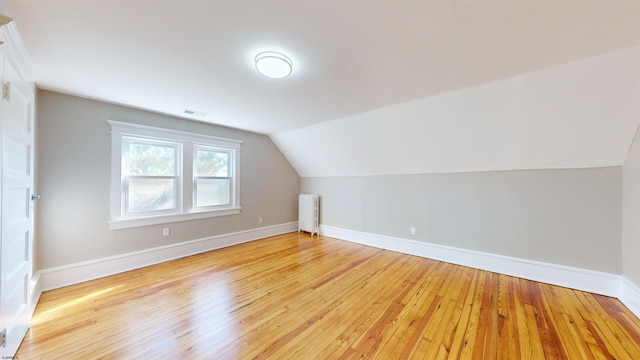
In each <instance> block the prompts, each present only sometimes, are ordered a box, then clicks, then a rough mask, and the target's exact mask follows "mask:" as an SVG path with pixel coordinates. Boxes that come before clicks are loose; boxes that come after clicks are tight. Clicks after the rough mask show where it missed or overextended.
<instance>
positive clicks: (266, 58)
mask: <svg viewBox="0 0 640 360" xmlns="http://www.w3.org/2000/svg"><path fill="white" fill-rule="evenodd" d="M256 69H257V70H258V72H259V73H260V74H262V75H264V76H266V77H269V78H272V79H282V78H284V77H287V76H289V74H291V70H292V69H293V63H292V62H291V59H289V58H288V57H287V56H286V55H284V54H281V53H279V52H275V51H264V52H261V53H259V54H258V55H256Z"/></svg>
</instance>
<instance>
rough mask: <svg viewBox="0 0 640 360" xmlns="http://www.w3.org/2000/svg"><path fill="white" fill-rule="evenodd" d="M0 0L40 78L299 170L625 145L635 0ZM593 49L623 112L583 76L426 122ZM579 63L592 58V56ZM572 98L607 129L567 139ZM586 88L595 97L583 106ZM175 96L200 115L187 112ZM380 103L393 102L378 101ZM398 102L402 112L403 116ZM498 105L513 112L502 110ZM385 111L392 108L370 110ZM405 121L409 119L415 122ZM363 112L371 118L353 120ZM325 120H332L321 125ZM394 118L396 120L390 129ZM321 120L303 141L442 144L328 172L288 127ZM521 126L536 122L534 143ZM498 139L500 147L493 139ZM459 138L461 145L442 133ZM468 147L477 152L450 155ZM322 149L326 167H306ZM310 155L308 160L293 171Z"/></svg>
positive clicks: (546, 162) (572, 163) (605, 155)
mask: <svg viewBox="0 0 640 360" xmlns="http://www.w3.org/2000/svg"><path fill="white" fill-rule="evenodd" d="M0 10H2V12H3V13H5V14H7V15H9V16H11V17H13V18H14V19H15V23H16V25H17V27H18V29H19V31H20V33H21V35H22V37H23V40H24V43H25V46H26V49H27V51H28V53H29V54H30V56H31V58H32V60H33V65H34V67H35V69H36V71H37V74H38V77H37V80H36V83H37V85H38V86H39V87H40V88H43V89H49V90H54V91H59V92H64V93H69V94H75V95H79V96H84V97H88V98H94V99H98V100H103V101H107V102H113V103H118V104H123V105H128V106H132V107H136V108H141V109H146V110H150V111H155V112H160V113H166V114H170V115H175V116H181V117H187V118H192V119H194V120H197V121H206V122H211V123H215V124H220V125H225V126H230V127H234V128H239V129H244V130H248V131H254V132H259V133H263V134H268V135H270V136H272V138H273V139H274V140H275V141H276V143H277V144H278V146H280V147H281V149H282V150H283V152H284V153H285V155H286V156H287V157H288V158H289V159H290V160H291V161H292V163H293V164H294V166H296V168H297V169H298V171H299V172H300V173H301V175H304V176H323V175H343V174H346V173H349V174H373V173H376V174H377V173H410V172H416V171H417V172H434V171H468V170H473V171H475V170H492V169H503V168H539V167H555V166H557V167H582V166H592V165H593V166H602V165H607V164H609V165H611V164H614V163H619V162H620V152H621V150H620V149H619V148H624V147H626V148H628V146H629V144H630V141H631V138H632V136H633V134H631V135H629V133H633V131H635V127H637V123H638V121H639V120H640V119H638V116H637V107H638V102H639V101H638V98H637V96H636V94H635V93H634V91H637V87H638V86H637V83H638V82H639V81H640V79H639V77H638V71H637V69H638V67H640V64H638V63H637V62H636V64H635V65H634V64H632V65H629V64H628V62H629V61H633V59H634V57H635V56H637V54H636V53H637V46H638V44H640V2H639V1H634V0H630V1H545V0H541V1H534V2H522V1H499V2H496V1H483V0H478V1H411V2H403V1H287V2H284V1H242V0H240V1H238V0H229V1H189V0H187V1H184V0H183V1H100V0H86V1H82V0H77V1H54V0H39V1H35V0H33V1H30V0H21V1H18V0H15V1H0ZM625 49H627V50H628V49H631V50H628V51H629V52H625ZM634 49H636V50H634ZM263 50H280V51H283V52H285V53H287V54H288V55H289V56H290V57H291V58H292V60H293V62H294V72H293V74H292V76H290V77H289V78H286V79H283V80H271V79H267V78H264V77H262V76H260V75H259V74H257V73H256V71H255V69H254V64H253V57H254V56H255V54H256V53H258V52H259V51H263ZM607 54H614V55H613V57H612V58H610V59H609V58H607V59H609V60H608V61H610V62H611V63H612V64H613V63H616V61H620V62H622V63H624V64H625V66H626V67H625V69H624V70H621V69H617V70H616V69H613V70H612V69H608V70H607V71H613V72H614V73H616V74H617V75H616V76H618V75H621V76H622V77H623V78H624V76H625V74H626V75H628V76H629V77H630V79H631V80H628V81H631V82H632V83H631V84H625V85H624V86H622V87H616V86H614V88H615V89H621V92H622V91H630V92H631V93H628V92H627V93H626V94H628V96H625V97H624V101H627V102H628V103H624V104H617V105H620V106H622V108H624V109H626V110H625V111H624V112H623V113H622V114H620V112H619V111H615V110H612V106H613V105H614V104H612V103H611V101H610V100H611V99H610V96H608V95H606V94H604V95H603V96H601V95H602V94H599V93H598V90H597V89H598V88H599V86H597V83H595V84H594V83H592V82H590V83H588V84H587V85H589V86H594V85H595V89H594V91H595V93H593V94H588V95H587V94H585V95H584V96H579V97H578V98H576V100H575V101H569V103H570V105H566V106H564V105H562V104H555V105H554V106H556V109H553V108H549V109H547V110H546V111H547V112H549V113H552V114H551V116H547V117H545V116H541V118H542V119H540V117H536V118H535V119H533V117H532V116H531V115H527V116H524V114H529V113H530V112H529V111H528V109H538V111H541V110H540V109H539V108H537V107H536V106H535V104H528V105H526V106H524V107H517V106H515V105H513V104H512V105H510V106H508V107H506V108H505V107H501V106H502V104H501V103H500V102H499V101H496V98H495V97H491V98H489V99H488V101H489V102H490V103H491V104H493V105H492V106H491V108H488V107H486V108H483V111H482V112H481V113H482V114H484V115H482V117H476V116H475V115H474V114H471V113H465V114H457V115H456V114H455V111H454V108H447V109H448V110H446V111H445V110H442V111H445V112H448V114H449V115H447V116H446V117H444V118H445V119H448V120H447V121H449V122H451V121H454V122H455V121H456V120H458V122H457V123H458V124H459V126H457V127H455V126H453V127H445V130H446V131H443V130H442V129H443V127H442V126H440V125H437V124H439V123H438V122H434V121H435V120H434V119H435V118H436V117H434V116H433V113H432V111H433V109H434V108H433V107H432V106H436V105H433V104H436V103H437V104H440V105H437V106H436V108H439V107H442V106H444V107H445V108H446V106H447V105H444V104H446V101H445V102H444V103H440V102H439V101H441V100H437V99H448V97H447V96H449V97H450V98H451V99H455V101H452V102H451V103H450V104H449V106H453V107H456V108H458V107H460V106H463V107H464V106H465V104H466V102H465V99H466V98H467V97H468V95H469V96H470V98H471V99H473V101H474V102H478V103H481V104H482V103H484V100H483V96H484V95H483V93H484V92H483V90H482V89H484V88H483V87H482V86H489V87H490V86H491V85H486V84H493V83H498V87H500V86H502V87H503V88H501V89H502V90H500V91H497V93H494V92H491V91H489V92H488V93H489V94H494V96H498V95H499V94H509V93H511V92H512V91H514V90H516V89H517V88H518V85H517V84H516V83H517V82H518V81H520V80H518V79H525V82H527V81H533V82H535V81H536V80H534V79H547V76H546V75H544V74H543V75H540V76H536V75H534V76H533V77H526V75H523V74H536V72H538V71H545V69H554V68H556V67H558V66H563V65H566V64H569V65H567V66H573V65H576V64H578V65H576V66H577V67H578V68H579V67H581V66H582V65H580V64H583V63H582V62H581V61H583V60H584V61H587V62H586V63H587V64H591V63H589V62H588V59H591V58H598V57H599V56H606V55H607ZM615 54H618V55H615ZM585 59H587V60H585ZM616 59H617V60H616ZM605 62H606V61H605ZM571 64H573V65H571ZM594 64H599V65H594V66H604V67H605V69H607V68H606V65H602V64H600V62H598V61H595V63H594ZM592 65H593V64H592ZM562 69H564V70H561V71H560V74H564V76H565V77H568V78H571V75H570V74H572V73H573V72H575V71H577V70H574V69H573V68H569V70H567V69H566V68H562ZM576 69H577V68H576ZM549 71H551V73H552V72H553V70H549ZM618 71H619V72H623V73H620V74H618V73H617V72H618ZM551 73H549V74H551ZM587 73H588V71H587ZM521 76H525V78H521ZM551 79H555V78H553V77H552V78H551ZM563 79H564V78H563ZM563 81H572V80H570V79H565V80H563ZM593 81H596V82H597V81H598V80H597V79H593ZM501 82H506V83H501ZM500 84H502V85H500ZM527 86H529V85H527ZM532 86H533V87H531V88H530V90H528V91H533V92H534V93H535V94H539V92H540V91H542V92H545V91H547V90H545V88H544V86H538V85H535V86H534V85H532ZM567 86H568V85H567ZM569 88H571V86H569ZM465 89H469V90H468V91H467V90H465ZM474 89H476V90H474ZM478 89H479V90H478ZM533 89H536V90H533ZM572 89H573V88H572ZM567 91H568V93H562V96H573V95H572V93H573V90H567ZM447 94H457V95H447ZM607 94H609V93H607ZM451 96H453V97H451ZM536 96H537V95H536ZM536 96H534V97H536ZM634 96H636V97H635V98H634ZM434 99H435V100H434ZM512 100H513V99H512ZM525 100H526V98H519V101H525ZM442 101H444V100H442ZM582 101H589V103H590V106H591V107H590V109H591V108H593V107H597V108H598V110H599V111H597V112H595V114H593V112H591V113H590V114H591V115H590V116H589V118H588V123H587V126H586V128H588V129H600V128H608V127H609V126H611V127H613V128H616V129H619V130H618V131H616V132H611V133H606V134H602V136H599V137H581V138H580V137H579V138H580V140H577V141H578V142H576V141H574V140H573V139H574V138H575V136H572V135H570V134H572V133H574V134H575V133H576V132H578V133H580V131H581V130H580V129H581V126H582V125H580V123H579V121H577V119H575V118H568V117H575V116H579V115H581V114H582V113H581V112H580V111H579V108H580V107H581V105H580V103H581V102H582ZM598 102H606V104H603V105H602V106H600V107H598V105H597V104H598ZM407 104H408V105H407ZM411 104H413V105H411ZM416 104H418V105H416ZM426 104H432V105H426ZM405 106H408V107H406V108H405ZM412 106H417V108H412ZM563 106H564V107H563ZM185 108H186V109H192V110H196V111H200V112H204V113H206V114H207V115H206V116H204V117H189V116H186V115H184V113H183V111H184V109H185ZM389 108H392V109H395V110H394V111H392V112H391V113H388V109H389ZM471 108H473V106H471ZM385 109H386V110H385ZM409 109H411V110H409ZM629 109H631V110H629ZM492 111H494V112H496V113H499V114H501V115H498V118H500V119H502V118H509V121H510V122H508V123H509V124H510V125H508V126H507V127H506V128H505V122H501V121H486V120H487V119H489V118H491V115H490V114H491V113H492ZM554 111H555V112H554ZM407 112H408V113H410V114H411V115H410V116H409V117H408V118H404V117H403V115H402V114H406V113H407ZM416 112H417V113H421V114H423V115H422V116H417V115H415V114H416ZM509 112H514V116H513V117H509V116H507V114H508V113H509ZM545 114H546V113H545ZM538 115H540V114H538ZM369 116H372V117H371V118H369ZM384 116H392V118H389V117H387V118H385V119H379V118H380V117H384ZM634 117H635V118H634ZM417 119H422V120H420V121H422V122H421V124H423V125H421V126H423V127H417V128H416V127H415V125H416V123H415V122H416V121H418V120H417ZM474 119H475V120H474ZM369 120H371V121H372V122H373V123H374V124H377V126H378V129H377V130H376V129H375V127H374V128H372V129H371V130H368V129H369V128H368V127H367V122H368V121H369ZM425 121H427V122H428V124H430V125H425V124H426V123H425ZM474 121H475V122H474ZM360 123H363V124H360ZM472 123H473V124H475V125H474V126H469V124H472ZM480 123H481V124H482V125H478V124H480ZM332 124H333V125H332ZM336 124H341V125H340V126H338V127H332V126H335V125H336ZM394 124H395V125H397V124H403V125H402V126H406V127H405V128H404V130H398V129H397V128H395V127H394ZM440 124H441V123H440ZM341 126H345V127H347V128H349V129H350V130H349V131H348V133H352V132H353V131H354V130H353V129H356V128H357V129H361V131H360V132H359V134H360V135H359V136H361V137H362V140H361V141H360V142H361V143H360V145H358V146H359V147H358V148H355V149H354V148H352V146H350V145H348V143H349V141H352V140H353V139H352V138H351V137H344V136H342V137H341V136H336V135H340V134H335V133H333V131H339V130H340V129H341ZM321 129H326V133H322V134H323V138H325V139H327V137H329V139H331V142H328V143H325V144H322V145H321V144H318V145H317V146H323V145H324V146H328V147H331V148H332V149H341V148H343V149H345V150H349V151H359V152H361V153H363V154H366V152H367V149H369V148H370V147H371V146H377V145H379V144H378V141H379V137H380V134H378V133H377V132H376V131H379V132H387V133H394V134H397V135H395V136H396V137H397V138H398V140H397V142H399V143H402V142H406V144H405V145H403V146H407V147H408V148H407V149H405V151H410V150H412V149H423V148H424V149H429V151H435V150H437V152H438V153H440V154H442V155H441V158H439V160H438V161H435V162H434V161H423V162H424V163H425V164H433V165H421V166H417V167H416V166H399V165H397V166H392V165H389V166H387V167H386V168H385V169H382V171H381V169H372V168H366V167H364V166H362V165H361V164H362V162H361V161H355V162H353V161H349V162H346V165H345V166H344V168H345V170H340V171H338V170H336V168H335V166H333V165H332V164H335V163H336V161H338V160H339V159H337V158H334V157H331V156H328V155H327V156H323V154H322V153H318V154H315V155H313V156H312V155H309V156H307V157H304V156H302V158H301V155H300V153H301V152H304V151H309V150H308V148H309V146H305V145H308V144H299V143H298V142H299V139H300V138H303V139H307V138H312V137H313V134H314V133H318V134H319V133H321ZM392 129H393V130H392ZM513 129H521V130H520V131H513ZM414 130H423V131H427V130H428V131H429V132H430V133H431V135H430V136H431V137H434V138H437V139H438V141H436V142H435V143H433V144H437V149H436V147H435V145H428V146H426V147H425V145H424V144H423V142H422V141H423V140H425V139H426V138H425V137H422V136H418V135H416V134H419V132H416V131H414ZM438 131H441V132H440V133H438ZM535 134H538V135H539V134H547V135H544V136H542V137H543V138H544V139H545V140H544V141H542V142H540V141H538V140H537V139H538V138H537V137H536V136H535ZM554 134H556V135H554ZM557 134H562V135H557ZM294 135H297V136H294ZM540 136H541V135H540ZM507 138H508V139H510V140H509V143H510V144H512V146H511V147H508V146H507V147H505V142H504V141H493V140H494V139H507ZM465 139H466V140H467V141H463V140H465ZM592 140H593V141H598V142H599V143H597V144H592V145H593V148H594V149H596V150H593V151H589V152H582V151H580V149H582V148H583V147H584V144H585V143H586V142H590V141H592ZM460 142H463V143H465V144H468V145H467V146H458V145H456V144H459V143H460ZM393 144H395V143H393ZM474 144H475V145H478V146H480V145H482V147H483V148H482V150H477V148H476V147H475V146H471V145H474ZM513 144H516V145H513ZM621 144H622V145H621ZM396 148H398V147H397V146H390V147H389V149H388V150H387V153H388V154H389V156H391V157H393V158H396V159H397V158H400V157H402V156H404V155H406V154H401V153H398V152H397V151H398V150H396ZM400 148H402V147H400ZM514 149H515V150H517V152H518V154H520V153H522V154H537V155H532V156H520V155H511V156H512V157H514V158H516V160H510V161H504V158H503V157H501V156H495V154H501V153H504V152H512V151H513V150H514ZM541 149H543V151H542V154H540V150H541ZM550 149H559V151H560V150H562V151H565V152H566V153H571V152H572V151H573V152H575V153H577V154H575V155H572V156H565V157H563V160H562V161H559V162H557V163H556V162H554V161H551V160H552V158H554V157H555V156H556V152H555V151H551V150H550ZM612 149H615V150H612ZM468 151H472V152H474V153H479V154H476V155H477V156H476V155H473V156H467V157H464V156H463V155H464V154H465V153H466V152H468ZM547 152H548V153H547ZM414 153H415V151H414ZM417 154H420V152H417ZM447 154H457V155H455V156H453V155H447ZM461 154H462V155H461ZM318 158H319V159H320V160H321V161H319V160H318ZM459 158H466V159H467V160H465V161H464V162H461V161H460V160H459ZM409 160H411V157H409ZM321 162H324V163H326V164H328V165H327V166H324V167H321V166H320V165H319V164H320V163H321ZM309 163H315V164H317V166H318V169H319V170H317V171H308V170H307V168H308V166H310V165H305V164H309ZM440 163H443V164H449V165H441V164H440ZM346 169H348V170H346Z"/></svg>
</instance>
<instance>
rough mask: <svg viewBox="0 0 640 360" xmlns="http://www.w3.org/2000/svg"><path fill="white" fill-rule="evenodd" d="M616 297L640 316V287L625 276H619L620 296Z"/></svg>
mask: <svg viewBox="0 0 640 360" xmlns="http://www.w3.org/2000/svg"><path fill="white" fill-rule="evenodd" d="M618 299H619V300H620V301H621V302H622V303H623V304H624V305H625V306H626V307H627V308H629V310H631V312H633V313H634V314H635V315H636V316H637V317H639V318H640V287H638V286H637V285H636V284H634V283H633V282H631V280H629V279H627V277H625V276H621V277H620V296H618Z"/></svg>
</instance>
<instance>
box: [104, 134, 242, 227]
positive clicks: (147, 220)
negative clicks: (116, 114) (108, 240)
mask: <svg viewBox="0 0 640 360" xmlns="http://www.w3.org/2000/svg"><path fill="white" fill-rule="evenodd" d="M109 124H110V125H111V146H112V154H111V155H112V160H111V173H112V174H111V222H110V224H111V228H112V229H121V228H128V227H136V226H146V225H153V224H162V223H167V222H174V221H184V220H192V219H202V218H207V217H216V216H224V215H233V214H238V213H240V197H239V194H240V180H239V171H238V169H239V157H240V145H241V142H240V141H238V140H232V139H223V138H218V137H213V136H206V135H201V134H195V133H187V132H180V131H173V130H168V129H161V128H155V127H149V126H142V125H136V124H129V123H122V122H117V121H109Z"/></svg>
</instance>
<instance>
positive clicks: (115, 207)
mask: <svg viewBox="0 0 640 360" xmlns="http://www.w3.org/2000/svg"><path fill="white" fill-rule="evenodd" d="M107 122H108V123H109V125H110V126H111V220H110V221H109V225H110V228H111V230H117V229H125V228H132V227H140V226H148V225H158V224H165V223H171V222H179V221H187V220H197V219H206V218H212V217H218V216H227V215H235V214H239V213H240V210H241V209H242V208H241V207H240V148H241V144H242V141H241V140H234V139H226V138H221V137H216V136H209V135H202V134H196V133H190V132H184V131H176V130H170V129H163V128H156V127H152V126H145V125H138V124H131V123H125V122H120V121H114V120H108V121H107ZM127 136H131V137H138V138H149V139H152V140H163V141H169V142H179V143H182V145H183V149H182V152H183V154H182V156H183V158H182V164H183V165H182V174H180V178H181V183H182V187H181V188H180V189H179V190H178V191H181V192H182V193H181V194H180V199H181V202H182V203H181V205H180V207H181V208H182V212H181V213H179V214H169V215H157V216H149V217H137V218H123V213H122V194H121V191H122V183H121V181H122V180H121V179H122V138H123V137H127ZM194 146H209V147H217V148H223V149H228V150H230V151H232V153H233V158H234V165H233V171H234V174H233V179H234V191H233V194H232V197H233V201H232V204H231V206H229V207H224V208H219V209H207V210H194V208H193V169H192V166H193V147H194ZM189 164H190V165H189Z"/></svg>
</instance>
